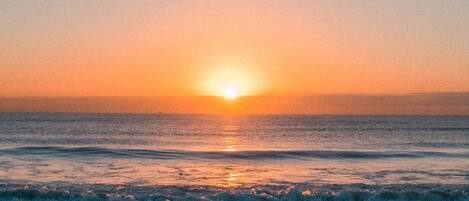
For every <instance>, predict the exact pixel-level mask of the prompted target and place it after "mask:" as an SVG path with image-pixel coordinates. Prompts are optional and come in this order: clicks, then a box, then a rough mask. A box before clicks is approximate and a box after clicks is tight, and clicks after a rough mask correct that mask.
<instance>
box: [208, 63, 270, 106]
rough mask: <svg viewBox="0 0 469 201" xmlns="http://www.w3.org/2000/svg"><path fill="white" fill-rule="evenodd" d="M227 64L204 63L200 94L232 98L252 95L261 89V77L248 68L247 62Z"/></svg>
mask: <svg viewBox="0 0 469 201" xmlns="http://www.w3.org/2000/svg"><path fill="white" fill-rule="evenodd" d="M227 63H228V64H219V63H216V64H212V65H206V66H208V67H206V68H207V70H206V71H205V72H204V73H203V77H202V78H201V80H204V81H203V82H201V85H200V86H201V87H200V89H201V94H204V95H209V96H219V97H223V98H225V99H226V100H234V99H236V98H239V97H241V96H252V95H255V94H258V93H259V92H260V90H261V87H262V86H261V81H262V79H261V78H260V77H259V76H258V75H259V73H256V72H255V71H253V70H252V68H249V67H248V66H252V65H249V64H247V63H242V62H241V63H240V62H238V63H237V62H227Z"/></svg>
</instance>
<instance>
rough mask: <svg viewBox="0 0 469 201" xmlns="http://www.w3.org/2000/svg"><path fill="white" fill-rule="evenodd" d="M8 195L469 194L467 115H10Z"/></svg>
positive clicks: (3, 141) (5, 129) (1, 190)
mask: <svg viewBox="0 0 469 201" xmlns="http://www.w3.org/2000/svg"><path fill="white" fill-rule="evenodd" d="M0 200H469V116H314V115H312V116H301V115H248V116H236V115H234V116H230V115H226V116H210V115H172V114H74V113H0Z"/></svg>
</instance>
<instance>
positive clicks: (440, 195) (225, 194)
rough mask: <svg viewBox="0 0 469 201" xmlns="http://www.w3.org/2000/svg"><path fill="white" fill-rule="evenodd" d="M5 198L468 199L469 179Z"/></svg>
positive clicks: (75, 188) (39, 192)
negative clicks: (451, 182)
mask: <svg viewBox="0 0 469 201" xmlns="http://www.w3.org/2000/svg"><path fill="white" fill-rule="evenodd" d="M0 187H1V188H0V201H3V200H17V201H23V200H35V201H53V200H54V201H55V200H63V201H68V200H80V201H91V200H93V201H104V200H122V201H125V200H133V201H139V200H145V201H147V200H176V201H179V200H181V201H182V200H193V201H198V200H220V201H222V200H223V201H230V200H243V201H244V200H248V201H255V200H263V201H290V200H296V201H302V200H304V201H306V200H311V201H323V200H324V201H326V200H327V201H336V200H341V201H362V200H363V201H365V200H368V201H381V200H382V201H384V200H388V201H389V200H395V201H411V200H412V201H424V200H435V201H467V200H469V185H437V184H434V185H431V184H425V185H423V184H422V185H417V184H414V185H410V184H406V185H397V184H396V185H364V184H351V185H329V186H328V185H323V186H310V185H302V184H295V185H282V186H255V187H249V188H239V189H237V188H234V189H226V188H225V189H223V188H213V187H204V186H153V187H135V186H112V185H78V184H75V185H70V184H69V185H57V184H41V185H37V184H36V185H31V184H28V185H11V184H0Z"/></svg>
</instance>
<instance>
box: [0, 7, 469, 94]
mask: <svg viewBox="0 0 469 201" xmlns="http://www.w3.org/2000/svg"><path fill="white" fill-rule="evenodd" d="M468 10H469V3H468V2H467V1H462V0H461V1H459V0H455V1H437V0H428V1H420V0H411V1H404V0H397V1H365V0H363V1H351V2H343V1H330V0H327V1H326V0H324V1H295V2H293V3H291V2H287V1H275V0H274V1H263V0H259V1H242V0H241V1H209V0H207V1H153V0H151V1H150V0H142V1H130V0H127V1H124V0H112V1H111V0H103V1H66V2H63V1H53V0H38V1H26V0H24V1H23V0H18V1H2V2H0V27H2V33H1V34H0V46H1V47H2V48H0V97H23V96H28V97H31V96H39V97H48V96H55V97H57V96H75V97H77V96H78V97H80V96H143V97H154V96H207V95H208V96H219V95H222V94H223V90H224V89H225V88H227V87H235V88H237V90H238V91H239V93H240V95H250V96H309V95H314V94H362V95H387V94H391V95H404V94H408V93H413V92H461V91H469V79H467V77H469V57H468V55H469V12H467V11H468Z"/></svg>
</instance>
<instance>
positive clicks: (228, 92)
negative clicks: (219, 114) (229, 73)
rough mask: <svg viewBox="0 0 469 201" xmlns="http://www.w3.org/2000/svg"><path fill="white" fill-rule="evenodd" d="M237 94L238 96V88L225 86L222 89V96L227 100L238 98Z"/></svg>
mask: <svg viewBox="0 0 469 201" xmlns="http://www.w3.org/2000/svg"><path fill="white" fill-rule="evenodd" d="M238 96H239V94H238V90H237V89H236V88H234V87H227V88H225V90H224V91H223V98H225V99H227V100H234V99H236V98H238Z"/></svg>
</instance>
